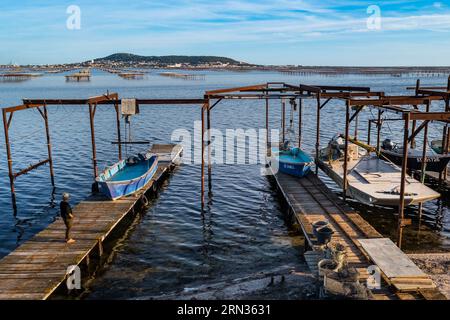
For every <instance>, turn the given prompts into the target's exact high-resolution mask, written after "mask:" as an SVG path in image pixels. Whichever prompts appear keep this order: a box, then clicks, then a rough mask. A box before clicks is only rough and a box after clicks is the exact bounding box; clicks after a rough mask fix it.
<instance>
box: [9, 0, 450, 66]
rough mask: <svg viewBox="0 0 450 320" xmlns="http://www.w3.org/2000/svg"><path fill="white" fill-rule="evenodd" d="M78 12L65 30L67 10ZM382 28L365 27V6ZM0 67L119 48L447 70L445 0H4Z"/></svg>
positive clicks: (449, 42) (449, 13)
mask: <svg viewBox="0 0 450 320" xmlns="http://www.w3.org/2000/svg"><path fill="white" fill-rule="evenodd" d="M70 5H77V6H78V7H79V8H80V9H81V28H80V29H79V30H69V29H68V28H67V27H66V21H67V19H68V17H69V14H67V13H66V10H67V7H68V6H70ZM371 5H377V6H379V8H380V9H381V29H380V30H373V29H369V28H367V19H368V18H369V17H370V14H368V13H367V8H368V7H369V6H371ZM0 25H1V27H0V44H1V49H0V64H2V63H3V64H5V63H9V62H11V61H13V62H16V63H19V64H27V63H33V64H34V63H36V64H45V63H65V62H78V61H85V60H89V59H93V58H97V57H103V56H106V55H109V54H112V53H116V52H130V53H136V54H142V55H171V54H177V55H178V54H179V55H220V56H228V57H232V58H235V59H237V60H241V61H247V62H252V63H260V64H303V65H374V66H388V65H450V59H449V57H450V0H445V1H444V0H442V1H433V0H431V1H423V0H417V1H414V0H408V1H405V0H391V1H385V0H372V1H359V0H349V1H345V0H342V1H339V0H323V1H322V0H298V1H297V0H247V1H244V0H221V1H215V0H209V1H207V0H174V1H171V0H152V1H143V0H128V1H123V0H121V1H118V0H96V1H87V0H70V1H65V0H62V1H54V0H53V1H51V0H15V1H13V0H2V1H1V2H0Z"/></svg>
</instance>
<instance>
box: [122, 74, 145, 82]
mask: <svg viewBox="0 0 450 320" xmlns="http://www.w3.org/2000/svg"><path fill="white" fill-rule="evenodd" d="M118 75H119V77H121V78H122V79H126V80H143V79H144V76H145V73H142V72H122V73H119V74H118Z"/></svg>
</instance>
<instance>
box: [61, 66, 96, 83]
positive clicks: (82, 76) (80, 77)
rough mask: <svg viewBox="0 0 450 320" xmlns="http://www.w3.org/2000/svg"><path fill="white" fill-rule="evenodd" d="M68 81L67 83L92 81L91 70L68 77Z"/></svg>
mask: <svg viewBox="0 0 450 320" xmlns="http://www.w3.org/2000/svg"><path fill="white" fill-rule="evenodd" d="M66 81H67V82H71V81H76V82H80V81H91V70H89V69H85V70H82V71H80V72H77V73H73V74H69V75H67V76H66Z"/></svg>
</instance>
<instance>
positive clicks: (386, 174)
mask: <svg viewBox="0 0 450 320" xmlns="http://www.w3.org/2000/svg"><path fill="white" fill-rule="evenodd" d="M343 156H344V144H343V139H342V138H340V137H335V138H333V140H332V142H330V144H329V145H328V147H327V148H324V149H322V150H321V151H320V154H319V165H320V167H321V168H322V170H324V171H325V173H326V174H327V175H328V176H329V177H330V178H331V179H333V180H334V181H335V182H336V183H337V184H338V185H339V186H340V187H342V186H343V181H344V168H343V167H344V157H343ZM347 181H348V188H347V196H349V197H351V198H353V199H355V200H357V201H360V202H362V203H365V204H368V205H380V206H392V207H396V206H398V205H399V202H400V181H401V169H400V168H399V167H398V166H396V165H395V164H393V163H391V162H389V161H387V160H384V159H380V158H379V157H378V156H377V155H376V154H370V153H366V154H363V153H360V152H359V148H358V146H357V145H355V144H352V143H350V144H349V161H348V174H347ZM439 197H440V194H439V193H437V192H436V191H434V190H432V189H430V188H429V187H427V186H425V185H423V184H422V183H420V182H419V181H417V180H416V179H414V178H412V177H410V176H407V178H406V185H405V205H406V206H409V205H416V204H419V203H423V202H427V201H430V200H434V199H437V198H439Z"/></svg>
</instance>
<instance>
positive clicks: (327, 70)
mask: <svg viewBox="0 0 450 320" xmlns="http://www.w3.org/2000/svg"><path fill="white" fill-rule="evenodd" d="M85 68H91V69H98V70H103V71H111V70H116V71H122V72H123V71H127V70H143V71H145V70H147V71H148V70H160V69H166V70H188V71H236V72H251V71H266V72H280V73H281V74H286V75H293V76H302V75H314V74H317V75H391V76H394V77H396V76H398V77H401V76H403V75H411V74H412V75H417V76H420V75H423V76H441V75H450V66H449V67H446V66H442V67H436V66H434V67H339V66H329V67H325V66H256V65H246V66H235V65H231V66H214V67H212V66H211V67H208V66H188V65H186V66H180V67H169V66H163V65H162V66H147V65H142V64H134V63H126V64H109V63H102V64H96V63H93V64H90V63H82V64H62V65H60V64H57V65H23V66H17V65H14V66H11V65H0V69H1V70H2V72H45V73H49V74H52V73H62V72H70V71H76V70H79V69H85Z"/></svg>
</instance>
